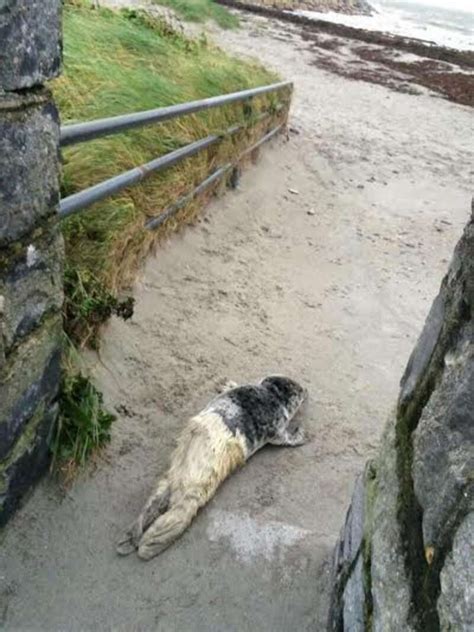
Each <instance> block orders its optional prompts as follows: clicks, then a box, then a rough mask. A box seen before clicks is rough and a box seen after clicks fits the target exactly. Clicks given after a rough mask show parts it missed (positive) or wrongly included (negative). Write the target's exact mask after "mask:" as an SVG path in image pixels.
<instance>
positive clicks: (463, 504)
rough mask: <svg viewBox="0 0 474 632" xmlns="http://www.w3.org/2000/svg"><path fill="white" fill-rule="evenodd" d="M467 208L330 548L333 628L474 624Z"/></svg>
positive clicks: (471, 278)
mask: <svg viewBox="0 0 474 632" xmlns="http://www.w3.org/2000/svg"><path fill="white" fill-rule="evenodd" d="M473 315H474V209H473V214H472V217H471V220H470V222H469V223H468V225H467V227H466V229H465V231H464V234H463V236H462V238H461V240H460V241H459V243H458V245H457V247H456V250H455V252H454V256H453V260H452V262H451V265H450V268H449V271H448V274H447V276H446V277H445V279H444V280H443V283H442V285H441V290H440V293H439V295H438V297H437V298H436V299H435V301H434V303H433V306H432V308H431V311H430V313H429V315H428V318H427V320H426V323H425V326H424V329H423V331H422V334H421V336H420V338H419V340H418V343H417V345H416V347H415V349H414V351H413V353H412V355H411V357H410V360H409V362H408V366H407V368H406V370H405V374H404V375H403V378H402V381H401V390H400V395H399V399H398V403H397V407H396V410H395V411H394V413H393V415H392V416H391V418H390V420H389V421H388V424H387V427H386V429H385V433H384V437H383V439H382V444H381V448H380V451H379V454H378V457H377V458H376V459H375V460H374V461H373V462H370V463H368V464H367V467H366V469H365V472H364V474H363V475H362V476H361V477H360V478H359V479H358V480H357V482H356V485H355V490H354V495H353V498H352V503H351V506H350V508H349V511H348V513H347V517H346V523H345V526H344V528H343V530H342V533H341V537H340V541H339V543H338V545H337V547H336V551H335V554H334V568H333V594H332V602H331V607H330V614H329V622H328V629H329V630H331V631H342V630H343V631H347V632H349V631H350V632H358V631H359V630H360V631H362V630H373V631H374V632H379V631H380V632H382V631H383V632H392V631H393V632H395V631H397V632H398V631H399V630H404V631H406V632H409V631H411V630H413V631H417V632H422V631H423V632H425V631H426V632H431V631H438V630H442V631H443V632H448V631H450V632H454V631H457V632H461V631H464V630H465V631H466V632H467V631H468V630H473V629H474V588H473V587H474V487H473V486H474V318H473Z"/></svg>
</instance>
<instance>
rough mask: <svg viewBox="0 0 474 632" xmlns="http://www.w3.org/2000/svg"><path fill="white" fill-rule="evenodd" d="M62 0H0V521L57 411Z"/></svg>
mask: <svg viewBox="0 0 474 632" xmlns="http://www.w3.org/2000/svg"><path fill="white" fill-rule="evenodd" d="M60 17H61V0H1V1H0V526H1V525H3V524H4V523H5V522H6V521H7V519H8V517H9V516H10V515H11V513H12V512H13V511H14V510H15V508H16V507H17V506H18V504H19V502H20V499H21V498H22V496H23V495H24V494H25V492H26V491H27V490H28V489H29V487H30V486H31V484H32V483H33V482H34V481H35V480H36V479H37V478H38V477H39V476H40V475H41V473H42V472H43V471H44V470H45V468H46V467H47V465H48V461H49V441H50V438H51V432H52V428H53V426H54V423H55V419H56V416H57V405H56V404H55V398H56V396H57V392H58V385H59V377H60V375H59V373H60V355H61V353H60V350H61V336H62V323H61V305H62V261H63V246H62V238H61V235H60V232H59V227H58V221H57V205H58V202H59V182H58V171H59V167H58V165H59V160H58V156H59V152H58V140H59V118H58V112H57V110H56V107H55V105H54V103H53V101H52V98H51V94H50V93H49V91H48V90H47V89H46V88H45V87H44V85H43V84H44V83H45V82H46V81H47V80H48V79H51V78H52V77H54V76H56V75H57V74H58V72H59V67H60V60H61V37H60V32H61V28H60Z"/></svg>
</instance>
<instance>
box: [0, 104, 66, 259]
mask: <svg viewBox="0 0 474 632" xmlns="http://www.w3.org/2000/svg"><path fill="white" fill-rule="evenodd" d="M58 138H59V118H58V113H57V110H56V107H55V106H54V104H53V102H52V101H50V100H49V95H48V93H46V92H43V93H34V94H33V95H21V96H12V95H2V94H0V209H1V213H0V247H2V246H5V245H7V244H9V243H11V242H14V241H16V240H18V239H20V238H22V237H23V236H24V235H25V234H27V233H28V232H30V231H31V230H33V228H34V227H35V226H36V225H37V223H38V222H39V221H41V220H43V219H45V218H47V217H48V216H51V215H53V214H54V213H56V212H57V206H56V205H57V203H58V201H59V186H58V177H59V167H58Z"/></svg>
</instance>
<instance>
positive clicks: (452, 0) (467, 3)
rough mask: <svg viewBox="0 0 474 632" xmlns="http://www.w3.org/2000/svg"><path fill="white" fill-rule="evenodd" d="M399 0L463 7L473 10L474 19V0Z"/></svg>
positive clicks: (447, 7)
mask: <svg viewBox="0 0 474 632" xmlns="http://www.w3.org/2000/svg"><path fill="white" fill-rule="evenodd" d="M398 1H399V2H412V3H413V2H416V3H418V4H428V5H430V6H436V7H445V8H446V9H463V10H464V11H472V12H473V20H474V9H473V7H474V0H398ZM382 2H383V0H382Z"/></svg>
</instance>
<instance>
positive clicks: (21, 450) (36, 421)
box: [0, 404, 58, 527]
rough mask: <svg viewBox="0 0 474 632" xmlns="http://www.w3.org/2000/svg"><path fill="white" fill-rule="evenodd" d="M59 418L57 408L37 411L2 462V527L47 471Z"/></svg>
mask: <svg viewBox="0 0 474 632" xmlns="http://www.w3.org/2000/svg"><path fill="white" fill-rule="evenodd" d="M57 415H58V405H57V404H53V405H52V406H51V407H50V408H41V409H40V410H38V412H37V414H36V415H35V416H34V417H33V418H32V419H31V420H30V423H29V424H28V426H27V427H26V429H25V432H24V433H23V435H22V436H21V438H20V439H19V440H18V442H17V444H16V445H15V447H14V449H13V451H12V453H11V454H10V455H9V457H8V458H7V459H5V460H4V461H2V462H0V527H2V526H4V525H5V524H6V522H7V520H8V518H9V517H10V516H11V515H12V513H13V512H14V511H15V510H16V509H17V507H18V506H19V504H20V502H21V500H22V498H23V497H24V495H25V494H26V493H27V492H28V490H29V489H30V487H31V486H32V484H33V483H35V482H36V481H37V480H38V478H40V476H41V475H42V474H43V473H44V472H45V471H46V470H47V468H48V465H49V462H50V444H51V438H52V437H51V434H52V432H53V429H54V424H55V421H56V418H57Z"/></svg>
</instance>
